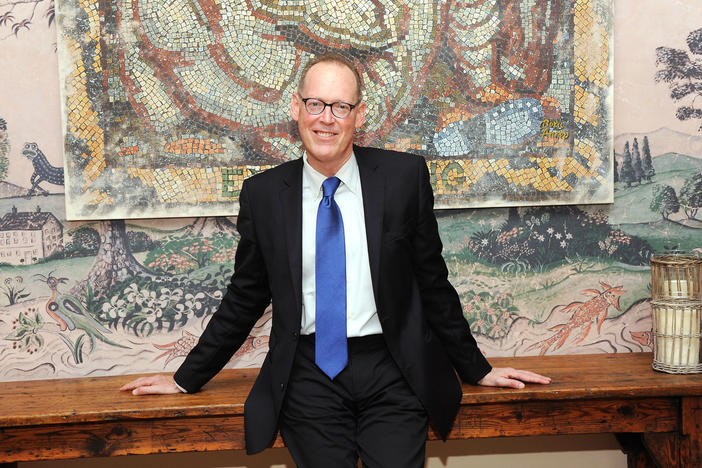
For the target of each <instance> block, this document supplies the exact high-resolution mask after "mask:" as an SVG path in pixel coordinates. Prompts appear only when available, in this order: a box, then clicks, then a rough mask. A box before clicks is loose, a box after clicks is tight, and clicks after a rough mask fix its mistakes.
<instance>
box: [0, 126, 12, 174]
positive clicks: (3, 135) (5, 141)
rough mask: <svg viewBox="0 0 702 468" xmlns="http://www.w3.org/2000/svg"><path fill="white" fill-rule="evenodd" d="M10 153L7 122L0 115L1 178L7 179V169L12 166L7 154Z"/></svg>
mask: <svg viewBox="0 0 702 468" xmlns="http://www.w3.org/2000/svg"><path fill="white" fill-rule="evenodd" d="M9 153H10V139H9V138H8V136H7V122H5V119H3V118H1V117H0V180H5V177H7V169H8V167H9V166H10V161H9V160H8V159H7V155H8V154H9Z"/></svg>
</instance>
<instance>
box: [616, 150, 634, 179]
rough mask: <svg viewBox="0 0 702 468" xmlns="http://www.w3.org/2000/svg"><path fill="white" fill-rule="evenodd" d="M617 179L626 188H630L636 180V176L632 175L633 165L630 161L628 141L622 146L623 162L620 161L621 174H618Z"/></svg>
mask: <svg viewBox="0 0 702 468" xmlns="http://www.w3.org/2000/svg"><path fill="white" fill-rule="evenodd" d="M619 177H620V178H621V181H622V182H624V183H625V184H626V186H627V187H631V184H632V183H633V182H634V181H635V180H636V174H635V173H634V165H633V164H632V161H631V150H630V149H629V142H628V141H627V142H626V143H625V144H624V160H623V161H622V172H621V174H619Z"/></svg>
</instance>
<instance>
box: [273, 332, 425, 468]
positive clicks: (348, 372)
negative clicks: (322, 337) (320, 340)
mask: <svg viewBox="0 0 702 468" xmlns="http://www.w3.org/2000/svg"><path fill="white" fill-rule="evenodd" d="M348 346H349V363H348V365H347V366H346V368H345V369H344V370H343V371H341V373H340V374H339V375H337V376H336V378H334V380H331V379H330V378H329V377H328V376H327V375H326V374H324V373H323V372H322V371H321V370H320V369H319V368H318V367H317V365H316V364H315V362H314V335H311V336H302V337H301V338H300V343H299V346H298V351H297V355H296V356H295V363H294V365H293V369H292V372H291V375H290V380H289V384H288V390H287V393H286V398H285V402H284V404H283V408H282V411H281V415H280V433H281V435H282V437H283V440H284V441H285V444H286V445H287V446H288V449H289V450H290V454H291V455H292V458H293V460H295V463H296V464H297V465H298V467H301V468H357V467H358V459H359V457H360V459H361V461H362V462H363V466H364V467H368V468H395V467H396V468H419V467H423V466H424V461H425V460H424V459H425V444H426V437H427V423H428V418H427V414H426V411H425V410H424V407H423V406H422V404H421V403H420V401H419V399H418V398H417V397H416V396H415V395H414V393H412V390H411V389H410V388H409V385H408V384H407V382H406V381H405V379H404V377H403V376H402V374H401V373H400V370H399V369H398V368H397V365H396V364H395V362H394V361H393V359H392V357H391V356H390V353H389V352H388V350H387V347H386V345H385V341H384V339H383V337H382V335H371V336H364V337H360V338H349V340H348Z"/></svg>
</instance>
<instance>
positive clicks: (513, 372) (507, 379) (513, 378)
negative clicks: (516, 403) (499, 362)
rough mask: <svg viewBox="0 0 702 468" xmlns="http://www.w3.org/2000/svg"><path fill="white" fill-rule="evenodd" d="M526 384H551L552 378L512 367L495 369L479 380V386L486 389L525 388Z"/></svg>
mask: <svg viewBox="0 0 702 468" xmlns="http://www.w3.org/2000/svg"><path fill="white" fill-rule="evenodd" d="M525 382H526V383H538V384H549V383H551V378H550V377H545V376H543V375H539V374H537V373H535V372H531V371H526V370H518V369H512V368H511V367H493V368H492V370H491V371H490V372H489V373H488V374H487V375H486V376H485V377H483V378H482V379H480V380H478V385H483V386H485V387H509V388H524V383H525Z"/></svg>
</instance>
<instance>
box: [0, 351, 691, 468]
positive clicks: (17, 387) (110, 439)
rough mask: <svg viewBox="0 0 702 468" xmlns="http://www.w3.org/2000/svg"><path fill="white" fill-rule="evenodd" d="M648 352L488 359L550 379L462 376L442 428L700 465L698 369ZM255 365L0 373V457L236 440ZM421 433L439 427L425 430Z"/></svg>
mask: <svg viewBox="0 0 702 468" xmlns="http://www.w3.org/2000/svg"><path fill="white" fill-rule="evenodd" d="M652 359H653V358H652V355H651V354H649V353H623V354H599V355H570V356H545V357H520V358H499V359H498V358H493V359H490V361H491V363H492V364H493V365H494V366H499V367H505V366H511V367H518V368H522V369H530V370H533V371H535V372H539V373H542V374H545V375H548V376H550V377H552V379H553V383H552V384H551V385H548V386H541V385H527V387H526V388H524V389H523V390H509V389H494V388H486V387H474V386H469V385H465V386H464V387H463V401H462V406H461V409H460V412H459V416H458V419H457V421H456V424H455V426H454V429H453V431H452V432H451V435H450V438H452V439H467V438H483V437H504V436H531V435H557V434H594V433H614V434H617V437H618V440H619V441H620V443H621V444H622V447H623V450H624V451H625V452H626V453H627V454H628V457H629V466H630V467H639V468H643V467H653V466H655V465H654V463H657V464H658V465H659V466H662V467H668V466H670V467H699V466H702V448H701V447H702V374H692V375H669V374H663V373H658V372H655V371H653V370H652V369H651V362H652ZM257 372H258V369H253V370H225V371H223V372H221V373H220V374H219V375H218V376H217V377H216V378H215V379H213V380H212V382H210V383H209V384H208V385H207V386H205V388H204V389H203V391H201V392H200V393H197V394H193V395H182V394H181V395H161V396H145V397H135V396H132V395H131V394H130V393H121V392H119V391H118V390H117V389H118V388H119V387H120V386H121V385H122V384H123V383H125V382H127V381H129V380H130V379H131V378H132V376H118V377H92V378H79V379H60V380H42V381H25V382H6V383H0V466H13V465H14V462H17V461H28V460H47V459H66V458H78V457H104V456H114V455H129V454H149V453H165V452H187V451H205V450H231V449H243V448H244V432H243V428H244V418H243V411H244V400H245V399H246V395H247V394H248V392H249V389H250V388H251V385H252V384H253V381H254V378H255V377H256V374H257ZM429 438H430V439H436V438H437V437H436V434H435V433H433V431H430V434H429ZM275 444H276V445H278V446H279V445H282V442H281V440H280V439H278V440H276V442H275Z"/></svg>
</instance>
